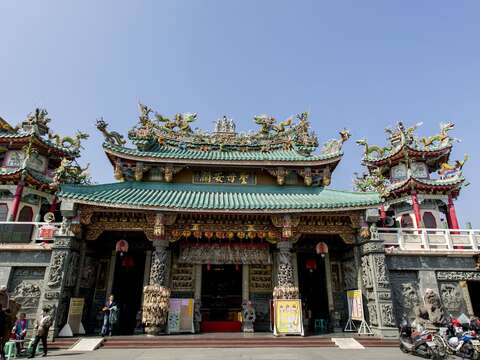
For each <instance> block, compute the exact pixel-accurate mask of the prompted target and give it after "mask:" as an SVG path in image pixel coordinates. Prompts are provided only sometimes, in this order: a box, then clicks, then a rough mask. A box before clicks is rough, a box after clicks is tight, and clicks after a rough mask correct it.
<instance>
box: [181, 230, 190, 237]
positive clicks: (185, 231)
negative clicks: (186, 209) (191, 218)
mask: <svg viewBox="0 0 480 360" xmlns="http://www.w3.org/2000/svg"><path fill="white" fill-rule="evenodd" d="M190 235H192V232H191V231H190V230H183V231H182V236H183V237H186V238H188V237H190Z"/></svg>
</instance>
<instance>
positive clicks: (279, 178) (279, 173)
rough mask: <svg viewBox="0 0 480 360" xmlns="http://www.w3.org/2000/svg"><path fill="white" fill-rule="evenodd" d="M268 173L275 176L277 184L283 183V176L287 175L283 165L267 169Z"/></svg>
mask: <svg viewBox="0 0 480 360" xmlns="http://www.w3.org/2000/svg"><path fill="white" fill-rule="evenodd" d="M267 171H268V172H269V174H270V175H272V176H274V177H276V178H277V184H278V185H283V184H285V177H286V176H287V173H288V172H287V171H286V170H285V168H283V167H278V168H270V169H267Z"/></svg>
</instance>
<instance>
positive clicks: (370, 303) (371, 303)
mask: <svg viewBox="0 0 480 360" xmlns="http://www.w3.org/2000/svg"><path fill="white" fill-rule="evenodd" d="M360 249H361V264H362V265H361V268H362V281H363V290H364V295H365V297H366V299H367V304H366V305H367V308H368V318H367V319H366V320H367V321H368V323H369V325H370V327H371V328H372V331H373V332H374V333H375V334H376V335H379V336H382V337H398V330H397V328H396V327H395V320H394V316H393V304H392V295H391V286H390V281H389V276H388V270H387V268H386V265H385V248H384V244H383V241H381V240H378V239H377V238H376V236H375V235H373V236H372V239H370V240H367V241H364V242H362V243H361V246H360Z"/></svg>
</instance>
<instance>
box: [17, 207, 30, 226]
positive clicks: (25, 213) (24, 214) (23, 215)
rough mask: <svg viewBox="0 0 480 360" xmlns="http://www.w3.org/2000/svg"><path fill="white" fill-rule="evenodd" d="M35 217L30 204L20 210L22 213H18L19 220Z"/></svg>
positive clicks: (28, 219)
mask: <svg viewBox="0 0 480 360" xmlns="http://www.w3.org/2000/svg"><path fill="white" fill-rule="evenodd" d="M32 219H33V210H32V208H31V207H30V206H24V207H23V208H22V210H20V214H18V220H17V221H27V222H28V221H32Z"/></svg>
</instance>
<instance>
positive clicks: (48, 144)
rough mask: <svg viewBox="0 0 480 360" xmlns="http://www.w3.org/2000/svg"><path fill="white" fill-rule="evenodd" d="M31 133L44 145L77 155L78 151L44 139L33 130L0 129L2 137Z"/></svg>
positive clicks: (16, 137)
mask: <svg viewBox="0 0 480 360" xmlns="http://www.w3.org/2000/svg"><path fill="white" fill-rule="evenodd" d="M32 135H33V136H35V137H36V138H37V139H38V140H39V141H41V142H42V143H44V144H45V145H47V146H49V147H52V148H54V149H57V150H59V151H61V152H63V153H65V154H68V155H71V156H74V155H78V152H76V151H73V150H71V149H68V148H66V147H64V146H61V145H58V144H55V143H54V142H52V141H50V140H48V139H44V138H43V137H41V136H39V135H37V134H36V133H35V132H34V131H17V132H5V131H0V138H4V139H21V138H25V137H30V136H32Z"/></svg>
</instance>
